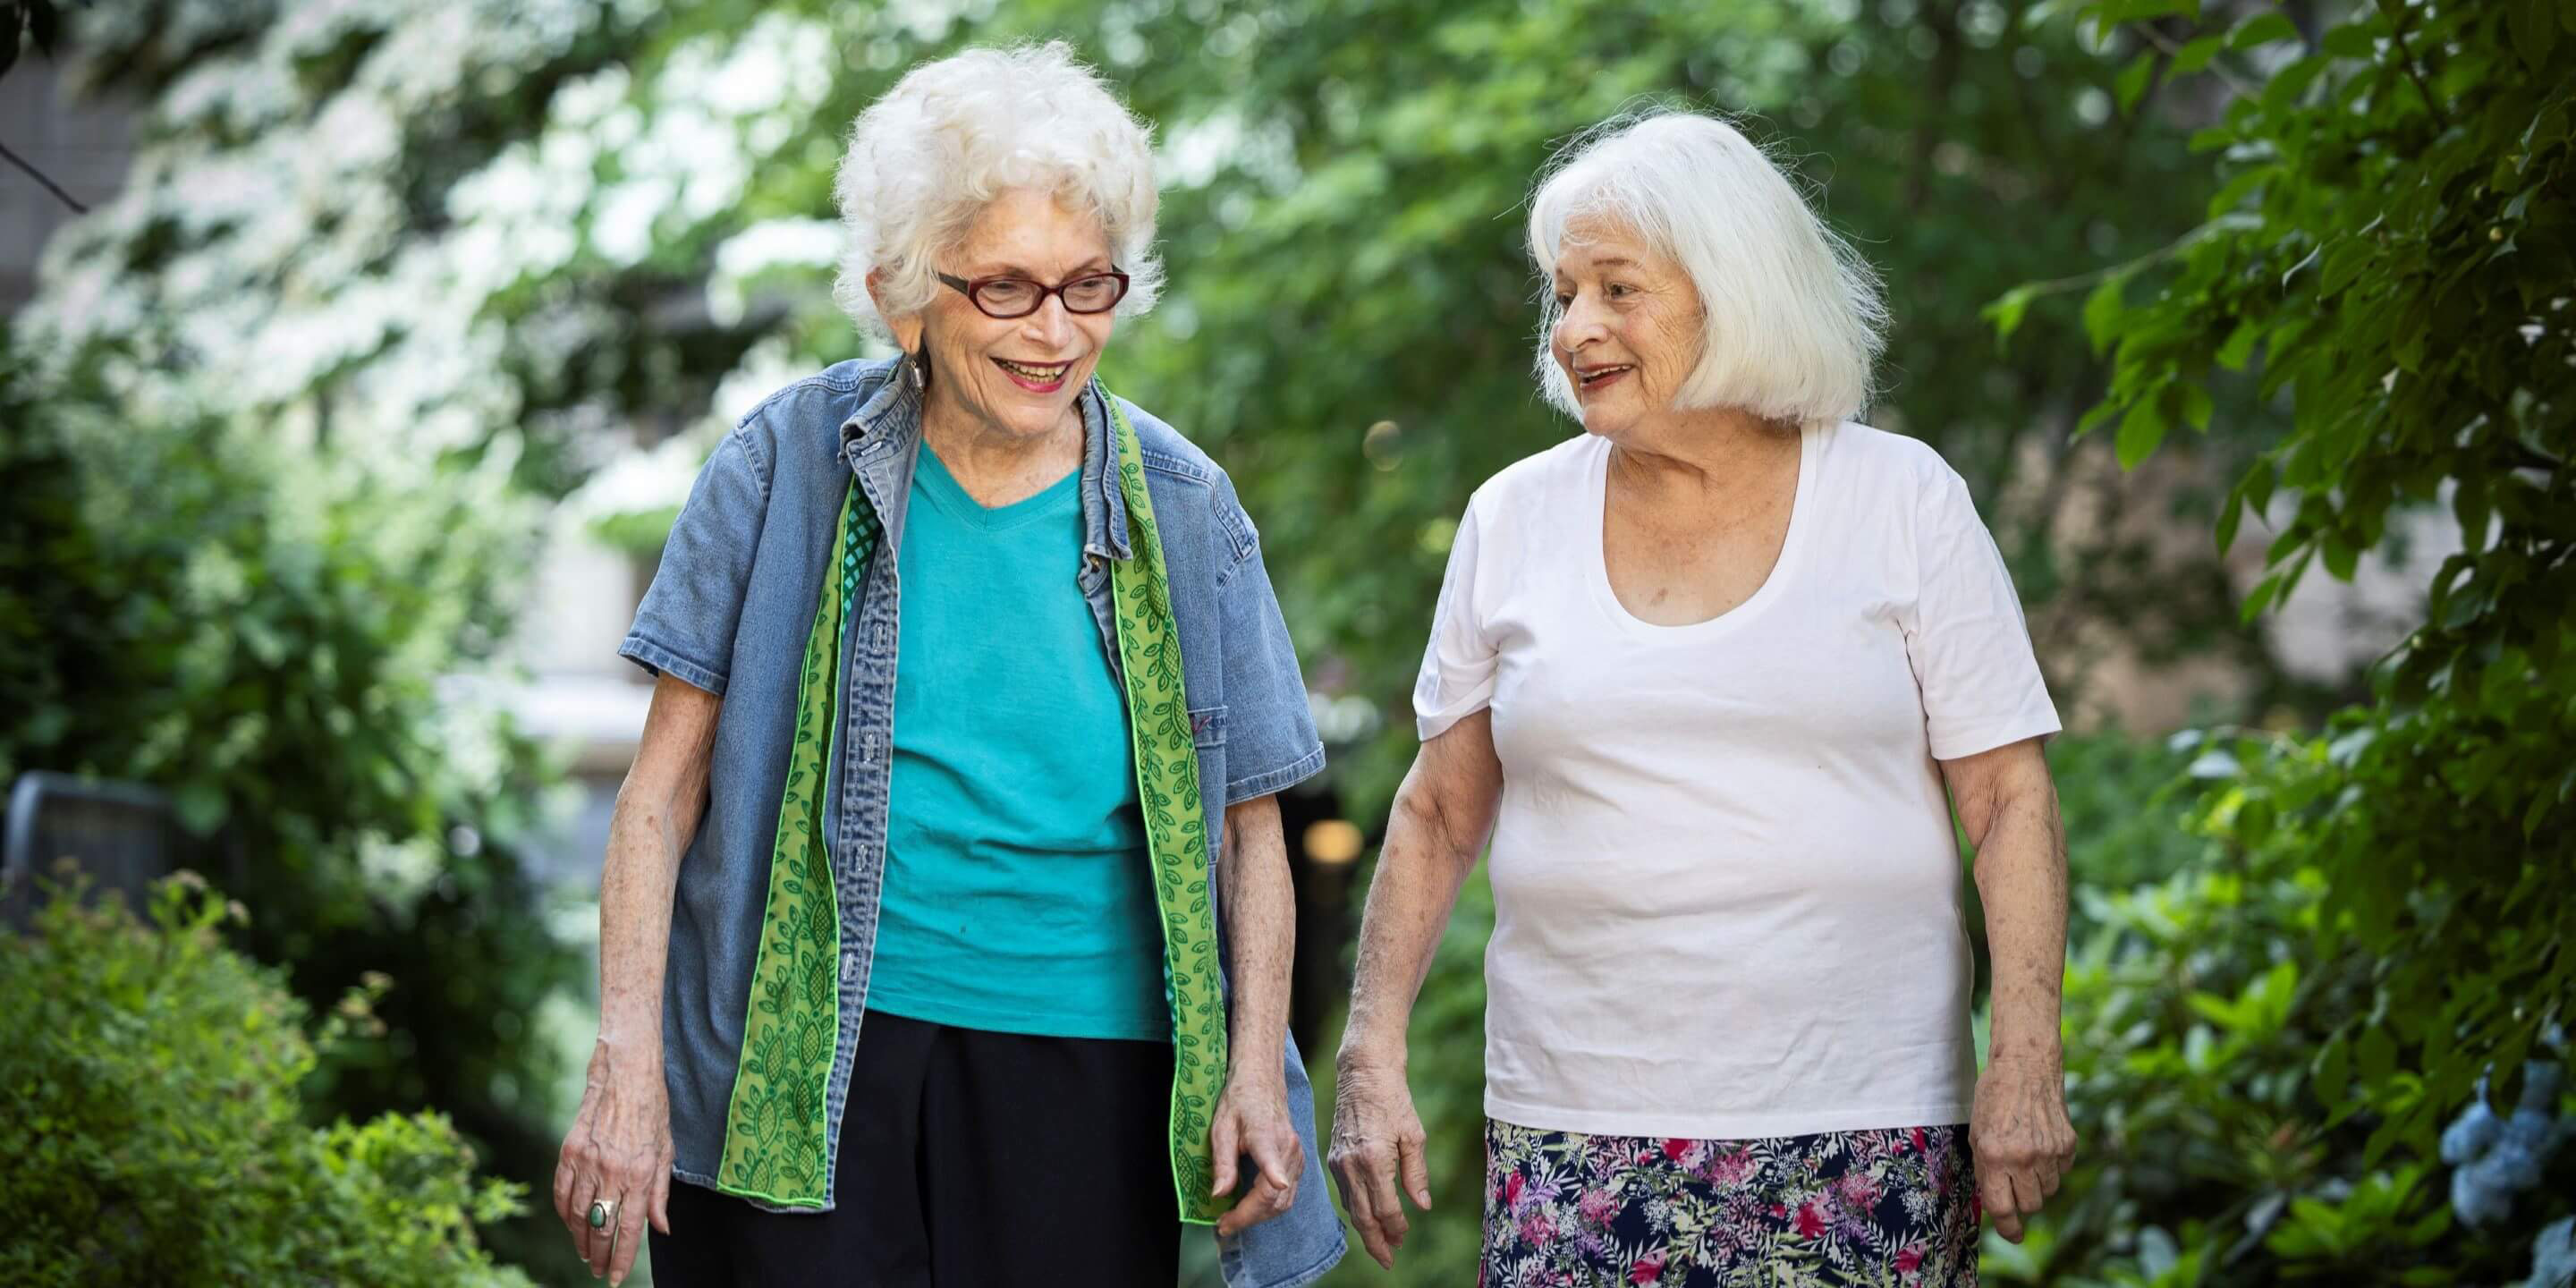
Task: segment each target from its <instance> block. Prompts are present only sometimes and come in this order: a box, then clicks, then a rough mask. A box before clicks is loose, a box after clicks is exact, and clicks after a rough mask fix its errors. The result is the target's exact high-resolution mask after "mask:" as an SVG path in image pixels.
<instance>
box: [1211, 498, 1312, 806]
mask: <svg viewBox="0 0 2576 1288" xmlns="http://www.w3.org/2000/svg"><path fill="white" fill-rule="evenodd" d="M1216 505H1217V507H1218V514H1217V517H1218V519H1219V521H1220V522H1219V523H1218V527H1219V529H1220V530H1221V531H1228V532H1232V533H1235V534H1238V535H1239V536H1240V537H1241V538H1242V540H1241V542H1240V544H1239V546H1238V553H1237V554H1235V555H1233V556H1230V557H1231V559H1232V564H1231V567H1230V568H1229V569H1228V571H1227V572H1226V574H1225V577H1224V579H1223V580H1222V581H1221V582H1220V583H1219V584H1218V586H1217V611H1218V612H1219V614H1221V615H1222V616H1223V618H1224V621H1223V623H1222V625H1223V627H1224V639H1225V700H1226V707H1227V710H1226V730H1227V732H1226V756H1225V763H1226V784H1225V803H1226V804H1227V805H1240V804H1242V803H1243V802H1245V801H1248V800H1252V799H1254V798H1256V797H1261V796H1268V795H1270V794H1271V793H1273V792H1277V791H1280V790H1282V789H1285V788H1287V787H1291V786H1294V785H1295V784H1297V783H1300V782H1303V781H1305V780H1306V779H1308V778H1311V777H1313V776H1314V775H1315V774H1316V773H1317V772H1319V771H1320V770H1322V769H1323V767H1324V743H1323V740H1322V739H1321V738H1318V737H1316V736H1315V717H1314V713H1313V711H1312V710H1311V709H1309V708H1308V707H1307V705H1306V677H1305V676H1304V674H1302V673H1301V672H1299V671H1298V669H1297V646H1296V645H1295V644H1294V643H1292V642H1290V640H1289V638H1288V623H1287V622H1286V621H1285V620H1283V619H1282V618H1281V616H1280V613H1279V599H1278V597H1277V596H1276V595H1275V594H1273V593H1272V592H1271V589H1270V572H1269V570H1268V569H1267V568H1265V567H1263V566H1262V563H1261V543H1260V537H1259V534H1258V533H1257V532H1256V531H1255V530H1254V529H1253V526H1252V519H1251V517H1250V516H1248V515H1246V514H1245V513H1244V512H1243V506H1242V505H1241V504H1240V503H1239V502H1237V501H1236V500H1235V497H1234V488H1233V485H1232V484H1231V483H1226V482H1222V481H1221V482H1220V484H1219V486H1218V488H1217V494H1216Z"/></svg>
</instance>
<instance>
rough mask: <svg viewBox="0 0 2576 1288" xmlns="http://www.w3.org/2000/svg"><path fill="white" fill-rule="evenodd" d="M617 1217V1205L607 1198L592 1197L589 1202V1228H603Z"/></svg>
mask: <svg viewBox="0 0 2576 1288" xmlns="http://www.w3.org/2000/svg"><path fill="white" fill-rule="evenodd" d="M616 1219H617V1205H616V1204H615V1203H612V1202H610V1201H608V1200H607V1199H593V1200H591V1204H590V1228H591V1229H594V1230H603V1229H606V1228H607V1227H608V1223H609V1222H611V1221H614V1220H616Z"/></svg>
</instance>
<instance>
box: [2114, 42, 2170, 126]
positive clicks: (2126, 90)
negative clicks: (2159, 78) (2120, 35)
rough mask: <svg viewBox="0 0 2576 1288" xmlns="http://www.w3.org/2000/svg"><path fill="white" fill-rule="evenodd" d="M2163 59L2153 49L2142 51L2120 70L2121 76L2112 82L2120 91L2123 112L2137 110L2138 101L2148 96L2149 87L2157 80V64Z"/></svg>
mask: <svg viewBox="0 0 2576 1288" xmlns="http://www.w3.org/2000/svg"><path fill="white" fill-rule="evenodd" d="M2163 57H2164V56H2163V55H2162V54H2160V53H2158V52H2157V51H2155V50H2153V49H2144V50H2140V51H2139V52H2138V56H2137V57H2135V58H2132V59H2130V60H2129V65H2128V66H2127V67H2124V68H2122V69H2120V75H2119V77H2118V78H2117V79H2116V80H2114V81H2113V82H2112V88H2113V89H2115V90H2116V91H2118V94H2119V99H2120V110H2121V111H2123V112H2126V111H2129V110H2130V109H2132V108H2135V107H2136V106H2137V105H2138V100H2139V99H2140V98H2143V97H2145V96H2146V92H2147V86H2149V85H2150V84H2153V83H2154V81H2155V78H2156V64H2157V63H2158V62H2160V61H2161V60H2162V59H2163Z"/></svg>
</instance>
